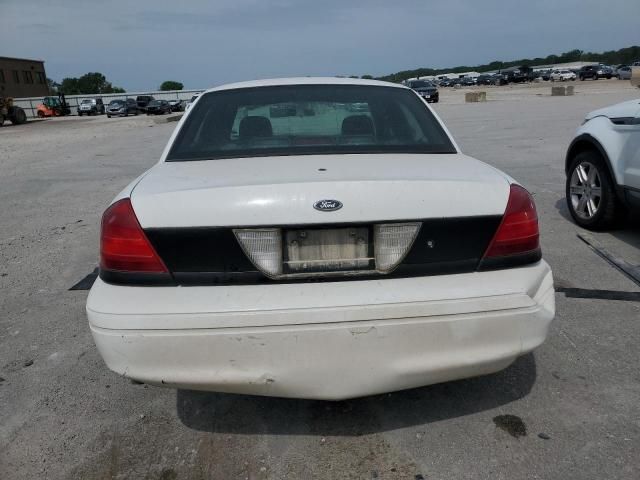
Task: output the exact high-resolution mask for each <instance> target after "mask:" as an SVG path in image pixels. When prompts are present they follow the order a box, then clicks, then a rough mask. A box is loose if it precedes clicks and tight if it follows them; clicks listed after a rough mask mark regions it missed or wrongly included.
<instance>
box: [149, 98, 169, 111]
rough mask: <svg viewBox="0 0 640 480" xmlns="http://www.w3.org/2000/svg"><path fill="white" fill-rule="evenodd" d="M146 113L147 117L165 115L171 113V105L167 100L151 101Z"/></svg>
mask: <svg viewBox="0 0 640 480" xmlns="http://www.w3.org/2000/svg"><path fill="white" fill-rule="evenodd" d="M145 111H146V112H147V115H164V114H165V113H171V105H169V102H168V101H166V100H151V101H150V102H149V104H148V105H147V108H146V110H145Z"/></svg>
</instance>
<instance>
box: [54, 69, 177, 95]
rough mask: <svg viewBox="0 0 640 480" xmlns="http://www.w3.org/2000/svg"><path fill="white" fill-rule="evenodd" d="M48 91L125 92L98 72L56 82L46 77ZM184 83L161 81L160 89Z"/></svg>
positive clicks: (69, 92)
mask: <svg viewBox="0 0 640 480" xmlns="http://www.w3.org/2000/svg"><path fill="white" fill-rule="evenodd" d="M47 83H48V85H49V91H50V93H52V94H56V93H64V94H65V95H96V94H101V93H126V91H125V89H124V88H120V87H116V86H114V85H113V84H112V83H111V82H109V81H108V80H107V78H106V77H105V76H104V75H103V74H102V73H100V72H89V73H85V74H84V75H82V76H81V77H78V78H76V77H66V78H63V79H62V82H60V83H58V82H55V81H53V80H51V79H50V78H48V79H47ZM183 88H184V85H182V83H180V82H176V81H175V80H167V81H165V82H162V84H161V85H160V90H162V91H168V90H182V89H183Z"/></svg>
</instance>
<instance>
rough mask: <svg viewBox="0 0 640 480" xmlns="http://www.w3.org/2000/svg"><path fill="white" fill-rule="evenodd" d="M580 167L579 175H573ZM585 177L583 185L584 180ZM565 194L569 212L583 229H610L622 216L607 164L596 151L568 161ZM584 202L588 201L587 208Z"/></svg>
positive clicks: (581, 154)
mask: <svg viewBox="0 0 640 480" xmlns="http://www.w3.org/2000/svg"><path fill="white" fill-rule="evenodd" d="M580 167H582V168H581V172H582V174H581V173H580V172H577V170H578V168H580ZM585 174H586V175H587V176H588V180H587V182H585V181H584V177H585ZM581 177H583V180H582V181H581V180H580V178H581ZM598 192H599V196H598ZM565 193H566V199H567V207H568V208H569V213H571V216H572V217H573V220H574V221H575V222H576V223H577V224H578V225H580V226H581V227H583V228H587V229H589V230H605V229H607V228H611V227H614V226H615V225H616V224H617V223H618V221H619V220H620V219H621V218H622V216H623V214H624V213H625V209H624V205H622V203H621V202H620V200H619V199H618V197H617V195H616V192H615V184H614V182H613V180H612V178H611V174H610V173H609V169H608V167H607V164H606V163H605V161H604V160H603V158H602V156H601V155H600V154H599V153H597V152H594V151H587V152H582V153H579V154H578V155H576V156H575V158H574V159H573V160H572V161H571V164H570V166H569V170H568V171H567V179H566V185H565ZM585 199H586V200H585ZM588 202H591V205H592V208H591V209H590V207H589V206H588V205H587V203H588ZM589 210H591V211H589Z"/></svg>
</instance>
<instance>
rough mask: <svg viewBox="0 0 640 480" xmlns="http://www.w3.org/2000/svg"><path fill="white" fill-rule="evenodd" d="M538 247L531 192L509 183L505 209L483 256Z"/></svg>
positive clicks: (520, 251)
mask: <svg viewBox="0 0 640 480" xmlns="http://www.w3.org/2000/svg"><path fill="white" fill-rule="evenodd" d="M539 248H540V234H539V231H538V214H537V213H536V206H535V204H534V203H533V198H532V197H531V194H529V192H527V190H525V189H524V188H523V187H521V186H520V185H511V191H510V192H509V201H508V202H507V209H506V210H505V212H504V216H503V217H502V222H501V223H500V226H499V227H498V230H497V231H496V233H495V235H494V236H493V240H491V243H490V244H489V248H488V249H487V251H486V253H485V254H484V258H495V257H506V256H509V255H516V254H523V253H529V252H535V251H536V250H538V249H539Z"/></svg>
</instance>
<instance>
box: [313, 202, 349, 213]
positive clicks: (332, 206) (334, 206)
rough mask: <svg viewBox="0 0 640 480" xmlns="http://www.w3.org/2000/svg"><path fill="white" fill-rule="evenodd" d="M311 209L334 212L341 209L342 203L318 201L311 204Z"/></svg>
mask: <svg viewBox="0 0 640 480" xmlns="http://www.w3.org/2000/svg"><path fill="white" fill-rule="evenodd" d="M313 208H315V209H316V210H320V211H321V212H334V211H336V210H340V209H341V208H342V202H339V201H338V200H318V201H317V202H316V203H314V204H313Z"/></svg>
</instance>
